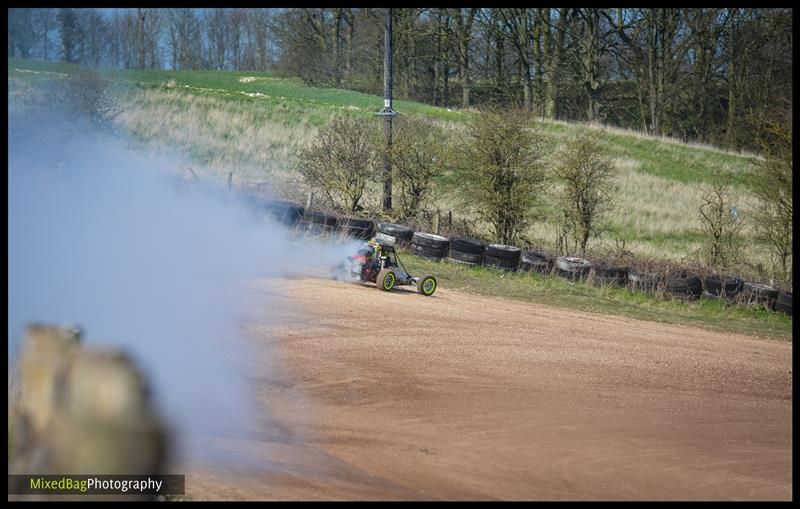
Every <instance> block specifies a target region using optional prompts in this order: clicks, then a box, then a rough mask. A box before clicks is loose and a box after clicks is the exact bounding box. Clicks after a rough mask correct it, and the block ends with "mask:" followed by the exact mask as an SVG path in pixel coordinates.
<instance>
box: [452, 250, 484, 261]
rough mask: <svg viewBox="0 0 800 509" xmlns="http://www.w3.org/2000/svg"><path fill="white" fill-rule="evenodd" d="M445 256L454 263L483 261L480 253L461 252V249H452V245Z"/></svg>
mask: <svg viewBox="0 0 800 509" xmlns="http://www.w3.org/2000/svg"><path fill="white" fill-rule="evenodd" d="M447 257H448V258H447V259H448V260H449V261H452V262H455V263H466V264H468V265H480V264H481V262H482V261H483V255H482V254H472V253H462V252H461V251H454V250H453V248H452V247H451V248H450V252H449V254H448V255H447Z"/></svg>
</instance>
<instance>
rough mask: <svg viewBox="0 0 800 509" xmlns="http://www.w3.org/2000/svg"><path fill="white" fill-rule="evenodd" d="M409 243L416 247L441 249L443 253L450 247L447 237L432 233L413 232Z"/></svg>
mask: <svg viewBox="0 0 800 509" xmlns="http://www.w3.org/2000/svg"><path fill="white" fill-rule="evenodd" d="M411 242H412V243H413V244H416V245H418V246H423V247H429V248H433V249H441V250H444V251H447V248H448V247H450V240H448V239H447V237H442V236H441V235H435V234H433V233H425V232H414V234H413V235H412V236H411Z"/></svg>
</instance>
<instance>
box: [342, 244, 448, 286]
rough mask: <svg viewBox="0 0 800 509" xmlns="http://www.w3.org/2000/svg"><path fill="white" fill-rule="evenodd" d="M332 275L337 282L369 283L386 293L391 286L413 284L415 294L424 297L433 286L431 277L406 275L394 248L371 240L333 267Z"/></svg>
mask: <svg viewBox="0 0 800 509" xmlns="http://www.w3.org/2000/svg"><path fill="white" fill-rule="evenodd" d="M333 276H334V277H335V278H337V279H338V278H344V279H348V280H350V281H362V282H367V281H368V282H372V283H375V287H376V288H378V289H380V290H383V291H386V292H388V291H389V290H391V289H393V288H394V287H395V286H399V285H414V286H416V287H417V292H419V293H421V294H422V295H425V296H426V297H430V296H431V295H433V292H435V291H436V287H437V284H436V278H435V277H433V276H423V277H414V276H412V275H411V274H409V273H408V272H407V271H406V270H405V268H404V267H403V265H402V264H401V263H400V260H399V259H398V257H397V251H395V249H394V246H392V245H389V244H382V243H380V242H378V241H376V240H375V239H372V240H370V241H369V242H365V243H364V244H362V245H361V247H359V249H358V251H356V253H355V254H353V255H352V256H348V257H347V261H345V262H342V263H341V264H340V265H338V266H337V267H335V268H334V270H333ZM337 276H338V277H337Z"/></svg>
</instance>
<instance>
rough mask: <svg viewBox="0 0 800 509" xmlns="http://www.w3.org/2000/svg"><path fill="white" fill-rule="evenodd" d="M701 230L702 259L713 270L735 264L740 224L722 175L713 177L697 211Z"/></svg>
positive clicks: (741, 225) (737, 254)
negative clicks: (703, 246) (703, 243)
mask: <svg viewBox="0 0 800 509" xmlns="http://www.w3.org/2000/svg"><path fill="white" fill-rule="evenodd" d="M698 212H699V216H700V228H701V231H702V233H703V236H704V238H705V253H704V255H705V259H706V263H708V264H709V265H710V266H712V267H719V268H723V269H726V268H728V267H729V266H731V265H732V264H733V263H735V262H736V261H738V256H739V247H740V244H739V243H740V240H741V239H740V233H741V230H742V228H743V221H742V220H741V219H740V218H739V214H738V211H737V210H736V208H734V205H733V203H732V202H731V197H730V192H729V190H728V186H727V184H725V182H724V180H723V178H722V175H720V174H719V173H716V174H715V175H714V176H713V180H712V181H711V183H710V184H708V185H706V186H705V189H704V193H703V201H702V204H701V205H700V207H699V208H698Z"/></svg>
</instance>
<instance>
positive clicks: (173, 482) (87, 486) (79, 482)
mask: <svg viewBox="0 0 800 509" xmlns="http://www.w3.org/2000/svg"><path fill="white" fill-rule="evenodd" d="M185 484H186V477H185V476H183V475H9V476H8V494H9V495H183V494H184V491H185Z"/></svg>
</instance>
